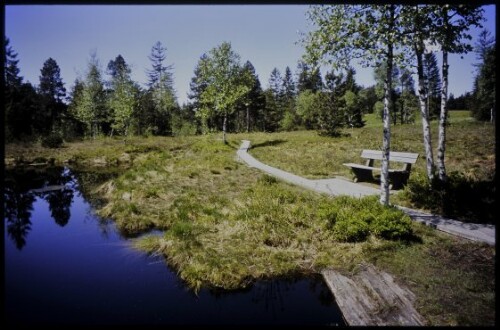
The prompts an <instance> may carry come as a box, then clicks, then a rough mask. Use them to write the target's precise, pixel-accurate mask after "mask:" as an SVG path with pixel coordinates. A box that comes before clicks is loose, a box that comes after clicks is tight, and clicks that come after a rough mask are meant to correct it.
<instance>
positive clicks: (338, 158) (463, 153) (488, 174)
mask: <svg viewBox="0 0 500 330" xmlns="http://www.w3.org/2000/svg"><path fill="white" fill-rule="evenodd" d="M468 114H469V112H467V111H452V112H450V120H449V122H450V124H449V126H448V128H447V145H446V148H447V149H446V158H445V163H446V168H447V173H449V174H450V176H451V177H452V178H454V181H453V182H452V184H451V185H450V187H448V188H446V187H441V188H440V189H438V187H436V186H435V185H434V186H432V187H430V190H434V191H439V194H440V196H441V197H440V198H434V199H433V200H431V199H429V198H428V196H429V195H430V192H429V189H428V188H426V187H425V182H424V181H426V179H425V178H426V170H425V150H424V146H423V143H422V126H421V124H420V121H419V120H418V119H417V121H416V123H415V124H409V125H395V126H392V127H391V133H392V134H391V149H392V150H394V151H408V152H415V153H419V154H420V157H419V159H418V161H417V163H416V164H415V165H414V166H413V169H412V173H411V176H410V183H413V185H412V184H410V185H408V187H407V189H406V190H407V191H405V192H404V193H403V194H397V195H395V196H394V197H393V198H392V202H393V203H396V204H401V205H404V206H408V207H413V208H418V209H422V210H426V211H430V212H434V213H439V214H443V215H445V216H448V217H453V218H458V219H459V220H462V221H472V222H481V223H495V221H496V214H495V211H494V201H495V198H494V197H495V189H494V180H495V127H494V125H492V124H490V123H482V122H476V121H474V120H472V119H471V118H470V117H468ZM366 117H368V118H367V120H366V121H367V126H366V127H364V128H361V129H352V130H351V129H346V130H345V131H344V132H345V133H347V136H342V137H338V138H330V137H325V136H319V135H318V134H315V133H314V132H311V131H299V132H282V133H275V134H273V136H272V139H271V138H270V137H269V136H267V135H266V134H261V133H255V134H252V135H245V134H241V135H240V136H241V138H246V139H250V140H251V141H252V145H253V148H252V149H250V152H251V153H252V154H253V155H254V156H255V157H256V158H257V159H259V160H260V161H262V162H264V163H266V164H269V165H271V166H274V167H277V168H280V169H282V170H285V171H288V172H292V173H294V174H297V175H300V176H303V177H307V178H311V179H320V178H329V177H330V178H331V177H335V176H343V177H347V178H351V177H352V175H351V173H350V169H349V168H348V167H346V166H343V165H342V164H343V163H349V162H362V161H363V160H362V159H361V158H360V154H361V151H362V150H363V149H375V150H380V149H381V145H382V123H381V122H380V120H379V119H377V118H376V117H375V116H374V115H373V114H372V115H367V116H366ZM431 127H432V138H433V147H434V157H435V158H436V156H437V143H438V141H437V137H438V134H437V133H438V132H437V122H435V121H433V122H432V123H431ZM391 166H395V167H399V166H402V165H401V164H398V163H393V164H392V165H391ZM373 186H375V187H376V185H375V184H373ZM434 195H436V194H434ZM471 196H473V199H471Z"/></svg>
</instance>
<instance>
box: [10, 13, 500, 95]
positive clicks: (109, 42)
mask: <svg viewBox="0 0 500 330" xmlns="http://www.w3.org/2000/svg"><path fill="white" fill-rule="evenodd" d="M307 9H308V6H307V5H149V6H139V5H120V6H118V5H107V6H104V5H99V6H96V5H93V6H92V5H9V6H6V7H5V34H6V36H7V37H8V38H9V39H10V46H11V47H12V48H13V49H14V51H16V52H17V53H18V59H19V64H18V65H19V68H20V71H21V72H20V75H21V76H23V77H24V81H29V82H31V83H32V84H35V85H38V83H39V76H40V70H41V68H42V66H43V63H44V62H45V61H46V60H47V59H48V58H49V57H51V58H53V59H54V60H56V62H57V63H58V65H59V67H60V68H61V76H62V78H63V82H64V83H65V87H66V89H67V90H68V91H69V90H70V88H71V86H73V85H74V81H75V79H76V78H77V77H83V76H84V75H85V71H86V68H87V63H88V60H89V58H90V54H91V53H92V52H96V54H97V57H98V59H99V60H100V63H101V67H102V69H103V70H105V69H106V66H107V64H108V62H109V61H110V60H112V59H115V58H116V56H118V55H119V54H120V55H122V56H123V58H124V59H125V61H126V62H127V63H128V64H129V65H130V66H131V68H132V78H133V79H134V80H135V81H137V82H138V83H140V84H141V85H142V86H144V85H145V83H146V81H147V78H146V70H147V69H149V68H150V67H151V62H150V60H149V59H148V55H149V54H150V53H151V48H152V46H153V45H154V44H155V43H156V42H157V41H160V42H161V43H162V44H163V46H164V47H166V49H167V52H166V54H167V57H166V61H165V64H167V65H169V64H172V65H173V74H174V87H175V89H176V94H177V98H178V100H179V103H180V104H182V103H184V102H187V93H188V92H189V82H190V81H191V78H192V77H193V76H194V73H193V72H194V68H195V67H196V64H197V63H198V60H199V58H200V56H201V55H202V54H204V53H208V52H209V51H210V49H212V48H214V47H216V46H218V45H220V44H221V43H222V42H224V41H228V42H230V43H231V45H232V48H233V50H234V51H235V52H236V53H238V54H239V55H240V57H241V62H242V64H243V63H244V62H246V61H247V60H249V61H250V62H251V63H252V64H253V66H254V67H255V70H256V73H257V75H258V77H259V79H260V82H261V84H262V86H263V88H266V87H267V86H268V80H269V76H270V74H271V71H272V70H273V68H275V67H276V68H278V70H280V72H281V73H284V71H285V68H286V67H287V66H289V67H290V69H292V72H293V73H295V72H296V68H297V62H298V61H299V60H300V58H301V56H302V55H303V53H304V49H303V47H302V46H301V45H300V43H298V41H299V39H300V34H299V32H307V31H309V30H310V29H311V28H312V27H311V26H310V23H309V22H308V21H307V19H306V15H305V13H306V11H307ZM485 9H486V10H485V17H486V19H487V20H486V21H485V22H484V23H483V25H484V27H485V28H487V29H488V30H489V31H491V33H492V35H493V36H495V31H496V28H495V6H494V5H490V6H486V7H485ZM478 33H479V30H473V31H472V33H471V34H472V35H473V37H476V36H477V35H478ZM475 57H476V55H475V54H474V53H469V54H466V55H462V56H461V55H454V54H451V55H450V57H449V64H450V79H449V80H450V82H449V85H450V86H449V93H453V94H454V95H455V96H458V95H461V94H463V93H464V92H467V91H470V90H472V85H473V79H474V75H475V74H474V70H475V68H474V67H473V65H472V64H473V63H475V62H477V61H476V58H475ZM438 62H440V55H439V54H438ZM355 68H356V72H357V74H356V82H357V83H358V84H360V85H363V86H365V87H366V86H370V85H373V84H374V81H373V68H366V69H364V68H361V67H359V66H355ZM327 69H328V68H326V67H323V68H322V74H323V75H324V74H325V73H326V70H327ZM105 77H106V78H108V76H107V75H105Z"/></svg>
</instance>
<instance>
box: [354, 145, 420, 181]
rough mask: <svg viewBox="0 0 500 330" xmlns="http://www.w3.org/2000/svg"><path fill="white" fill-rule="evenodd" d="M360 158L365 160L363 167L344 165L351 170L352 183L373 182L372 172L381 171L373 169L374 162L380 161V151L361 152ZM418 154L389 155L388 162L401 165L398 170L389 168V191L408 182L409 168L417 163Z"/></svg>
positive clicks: (393, 153) (397, 153)
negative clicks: (352, 175)
mask: <svg viewBox="0 0 500 330" xmlns="http://www.w3.org/2000/svg"><path fill="white" fill-rule="evenodd" d="M361 158H364V159H366V163H365V165H361V164H355V163H345V164H344V165H345V166H348V167H350V168H351V170H352V172H353V174H354V182H358V181H370V180H373V175H372V173H373V171H379V172H380V171H381V170H382V169H381V167H373V163H374V161H375V160H382V151H379V150H363V151H362V152H361ZM417 158H418V154H415V153H410V152H395V151H391V152H390V153H389V161H390V162H398V163H403V167H402V168H400V169H391V168H389V182H390V184H391V189H393V188H394V189H400V188H402V187H403V185H405V184H406V183H407V182H408V178H409V177H410V171H411V166H412V165H413V164H415V162H416V161H417Z"/></svg>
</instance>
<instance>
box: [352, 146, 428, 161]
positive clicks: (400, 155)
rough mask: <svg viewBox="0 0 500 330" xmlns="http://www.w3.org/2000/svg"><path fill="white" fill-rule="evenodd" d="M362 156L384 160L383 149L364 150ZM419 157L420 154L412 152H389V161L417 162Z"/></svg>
mask: <svg viewBox="0 0 500 330" xmlns="http://www.w3.org/2000/svg"><path fill="white" fill-rule="evenodd" d="M361 158H365V159H375V160H382V151H380V150H368V149H367V150H363V151H362V152H361ZM417 159H418V154H416V153H410V152H398V151H391V152H390V153H389V161H394V162H400V163H409V164H415V162H416V161H417Z"/></svg>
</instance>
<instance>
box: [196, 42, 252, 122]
mask: <svg viewBox="0 0 500 330" xmlns="http://www.w3.org/2000/svg"><path fill="white" fill-rule="evenodd" d="M199 68H200V79H201V80H203V81H204V82H205V83H206V87H205V89H204V90H203V91H202V93H201V97H200V100H201V105H202V109H203V111H204V112H205V113H209V112H211V111H212V110H214V111H215V112H218V113H221V114H229V113H231V112H232V111H234V105H235V104H236V102H237V101H238V100H240V98H242V97H243V96H245V94H247V93H248V92H249V91H250V89H251V87H250V86H251V85H252V83H253V80H252V77H251V76H250V74H249V73H248V70H243V68H242V66H241V65H240V56H239V55H238V54H237V53H235V52H234V51H233V50H232V49H231V44H230V43H228V42H223V43H222V44H221V45H219V46H217V47H215V48H213V49H212V50H210V52H209V55H208V56H207V57H206V58H205V59H204V60H203V61H200V63H199ZM212 107H213V109H212Z"/></svg>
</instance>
